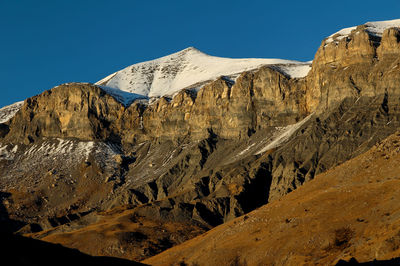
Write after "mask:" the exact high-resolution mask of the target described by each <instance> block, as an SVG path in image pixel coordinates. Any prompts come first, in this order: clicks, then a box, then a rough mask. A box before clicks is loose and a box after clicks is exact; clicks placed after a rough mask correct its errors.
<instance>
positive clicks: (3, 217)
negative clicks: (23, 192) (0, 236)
mask: <svg viewBox="0 0 400 266" xmlns="http://www.w3.org/2000/svg"><path fill="white" fill-rule="evenodd" d="M10 196H11V194H10V193H7V192H1V191H0V233H11V232H16V231H18V229H20V228H22V227H23V226H24V225H25V223H24V222H21V221H16V220H12V219H10V217H9V215H8V212H7V209H6V207H5V206H4V203H3V202H4V200H6V199H7V198H8V197H10Z"/></svg>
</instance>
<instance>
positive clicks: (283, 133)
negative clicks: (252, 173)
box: [255, 113, 314, 155]
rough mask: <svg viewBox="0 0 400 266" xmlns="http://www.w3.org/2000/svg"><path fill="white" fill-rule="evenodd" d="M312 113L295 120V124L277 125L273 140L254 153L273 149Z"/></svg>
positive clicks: (287, 138)
mask: <svg viewBox="0 0 400 266" xmlns="http://www.w3.org/2000/svg"><path fill="white" fill-rule="evenodd" d="M313 114H314V113H312V114H310V115H309V116H307V117H306V118H304V119H303V120H301V121H300V122H297V123H296V124H293V125H288V126H286V127H277V128H276V129H277V133H275V134H274V136H273V140H272V141H271V142H270V143H268V145H267V146H265V147H264V148H262V149H261V150H260V151H258V152H256V153H255V155H258V154H261V153H264V152H266V151H268V150H271V149H274V148H276V147H278V146H280V145H282V144H283V143H284V142H286V141H288V140H289V138H290V137H291V136H292V135H293V134H294V133H295V132H296V131H297V130H298V129H299V128H300V127H301V126H302V125H303V124H304V123H305V122H307V121H308V120H309V119H310V118H311V116H312V115H313Z"/></svg>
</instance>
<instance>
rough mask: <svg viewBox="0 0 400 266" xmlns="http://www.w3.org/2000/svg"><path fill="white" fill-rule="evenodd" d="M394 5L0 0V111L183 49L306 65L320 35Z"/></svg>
mask: <svg viewBox="0 0 400 266" xmlns="http://www.w3.org/2000/svg"><path fill="white" fill-rule="evenodd" d="M399 10H400V1H399V0H392V1H385V0H374V1H370V0H360V1H358V0H355V1H353V0H346V1H342V0H336V1H321V0H318V1H314V0H310V1H306V0H304V1H294V0H293V1H291V0H286V1H278V0H274V1H267V0H264V1H262V0H254V1H252V0H245V1H241V0H237V1H235V0H229V1H218V0H213V1H212V0H198V1H190V0H186V1H178V0H176V1H174V0H158V1H156V0H153V1H152V0H130V1H129V0H125V1H123V0H110V1H103V0H64V1H61V0H31V1H28V0H0V80H1V83H0V90H1V94H0V96H1V97H0V107H1V106H4V105H8V104H11V103H13V102H16V101H20V100H24V99H25V98H27V97H30V96H33V95H36V94H39V93H41V92H42V91H44V90H47V89H50V88H52V87H53V86H56V85H58V84H61V83H65V82H71V81H82V82H95V81H97V80H99V79H101V78H103V77H104V76H106V75H108V74H111V73H112V72H115V71H117V70H119V69H121V68H123V67H126V66H128V65H131V64H134V63H137V62H141V61H145V60H150V59H153V58H157V57H161V56H164V55H167V54H170V53H173V52H176V51H179V50H182V49H184V48H186V47H188V46H194V47H196V48H198V49H199V50H201V51H203V52H205V53H208V54H211V55H216V56H223V57H236V58H240V57H261V58H283V59H295V60H301V61H308V60H312V59H313V56H314V54H315V52H316V50H317V48H318V46H319V45H320V43H321V41H322V39H323V38H324V37H326V36H328V35H330V34H332V33H334V32H336V31H337V30H339V29H341V28H343V27H349V26H353V25H358V24H363V23H364V22H367V21H376V20H388V19H395V18H400V12H399Z"/></svg>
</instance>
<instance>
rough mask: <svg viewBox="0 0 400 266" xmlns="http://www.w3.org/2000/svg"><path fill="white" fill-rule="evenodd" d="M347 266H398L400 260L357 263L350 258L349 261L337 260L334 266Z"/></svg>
mask: <svg viewBox="0 0 400 266" xmlns="http://www.w3.org/2000/svg"><path fill="white" fill-rule="evenodd" d="M342 265H343V266H349V265H365V266H377V265H378V266H383V265H385V266H386V265H389V266H391V265H400V258H394V259H390V260H373V261H369V262H361V263H360V262H358V261H357V260H356V259H355V258H351V259H350V260H349V261H345V260H339V261H338V263H336V266H342Z"/></svg>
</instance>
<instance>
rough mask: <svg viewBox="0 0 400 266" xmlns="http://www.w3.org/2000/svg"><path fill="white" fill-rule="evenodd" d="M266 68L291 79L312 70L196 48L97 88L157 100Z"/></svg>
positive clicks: (141, 65) (126, 72)
mask: <svg viewBox="0 0 400 266" xmlns="http://www.w3.org/2000/svg"><path fill="white" fill-rule="evenodd" d="M263 65H275V66H276V68H278V69H279V70H280V71H281V72H283V73H285V74H287V75H288V76H291V77H295V78H298V77H304V76H305V75H307V73H308V71H309V70H310V63H309V62H307V63H303V62H298V61H291V60H282V59H254V58H249V59H232V58H221V57H215V56H210V55H207V54H205V53H203V52H201V51H199V50H198V49H196V48H194V47H188V48H186V49H184V50H182V51H179V52H176V53H173V54H171V55H168V56H164V57H161V58H158V59H155V60H151V61H147V62H143V63H137V64H134V65H131V66H129V67H126V68H125V69H122V70H120V71H118V72H116V73H113V74H111V75H109V76H107V77H106V78H104V79H102V80H100V81H98V82H97V83H96V85H100V86H102V87H103V88H104V89H106V90H109V92H110V93H111V94H113V95H116V94H118V93H119V92H129V93H133V94H134V95H135V96H133V97H130V98H129V99H126V94H125V96H120V95H119V96H120V97H119V98H125V100H124V103H125V104H129V102H131V101H132V100H133V98H157V97H162V96H166V95H173V94H175V93H176V92H178V91H180V90H182V89H184V88H191V87H192V88H198V87H199V86H201V85H203V84H204V83H206V82H208V81H211V80H214V79H216V78H218V77H220V76H229V77H236V76H238V75H239V74H240V73H242V72H244V71H249V70H253V69H257V68H259V67H261V66H263Z"/></svg>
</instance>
